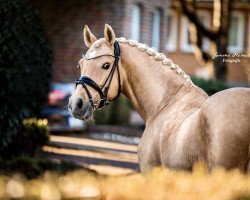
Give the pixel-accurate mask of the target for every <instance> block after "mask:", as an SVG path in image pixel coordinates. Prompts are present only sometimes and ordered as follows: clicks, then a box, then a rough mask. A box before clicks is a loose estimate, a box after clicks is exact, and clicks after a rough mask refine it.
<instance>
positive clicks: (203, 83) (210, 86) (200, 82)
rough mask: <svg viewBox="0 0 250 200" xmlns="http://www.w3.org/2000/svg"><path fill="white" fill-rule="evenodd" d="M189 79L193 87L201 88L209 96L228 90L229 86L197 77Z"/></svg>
mask: <svg viewBox="0 0 250 200" xmlns="http://www.w3.org/2000/svg"><path fill="white" fill-rule="evenodd" d="M191 79H192V81H193V83H194V84H195V85H197V86H198V87H200V88H202V89H203V90H204V91H205V92H206V93H207V94H208V95H209V96H211V95H213V94H215V93H216V92H220V91H222V90H225V89H228V88H229V85H227V84H226V83H224V82H221V81H218V80H212V79H210V80H205V79H202V78H197V77H191Z"/></svg>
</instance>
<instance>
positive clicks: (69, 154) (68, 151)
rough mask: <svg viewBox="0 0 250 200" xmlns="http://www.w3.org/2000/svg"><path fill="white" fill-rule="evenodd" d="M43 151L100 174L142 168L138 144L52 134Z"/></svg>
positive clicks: (120, 173) (49, 156) (54, 157)
mask: <svg viewBox="0 0 250 200" xmlns="http://www.w3.org/2000/svg"><path fill="white" fill-rule="evenodd" d="M43 155H45V156H46V157H47V158H49V159H52V160H55V161H60V160H64V161H70V162H74V163H77V164H80V165H82V166H84V167H87V168H90V169H93V170H96V171H97V172H98V173H101V174H108V175H122V174H128V173H133V172H136V171H138V170H139V165H138V158H137V146H136V145H131V144H121V143H115V142H108V141H100V140H94V139H89V138H80V137H74V136H58V135H52V136H51V137H50V141H49V143H48V144H47V145H46V146H44V147H43Z"/></svg>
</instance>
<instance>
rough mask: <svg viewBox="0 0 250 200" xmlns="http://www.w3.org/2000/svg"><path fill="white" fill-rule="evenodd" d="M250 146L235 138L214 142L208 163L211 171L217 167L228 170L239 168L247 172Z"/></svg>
mask: <svg viewBox="0 0 250 200" xmlns="http://www.w3.org/2000/svg"><path fill="white" fill-rule="evenodd" d="M249 159H250V155H249V145H248V144H246V143H245V142H243V141H239V140H238V141H237V140H236V139H235V138H234V139H230V138H225V139H224V140H223V141H222V139H221V141H220V140H217V141H214V142H213V144H211V147H210V155H209V161H208V167H209V169H213V168H215V167H217V166H221V167H224V168H225V169H227V170H230V169H235V168H238V169H239V170H240V171H242V172H244V173H245V172H246V171H247V169H248V165H249Z"/></svg>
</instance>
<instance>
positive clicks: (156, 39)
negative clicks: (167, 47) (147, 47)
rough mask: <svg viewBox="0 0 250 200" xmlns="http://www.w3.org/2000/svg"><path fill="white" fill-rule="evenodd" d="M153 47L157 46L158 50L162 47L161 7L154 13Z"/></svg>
mask: <svg viewBox="0 0 250 200" xmlns="http://www.w3.org/2000/svg"><path fill="white" fill-rule="evenodd" d="M151 29H152V31H151V33H152V35H151V41H152V44H151V45H152V47H155V48H156V49H157V50H159V49H160V37H161V31H160V30H161V12H160V10H159V9H155V10H154V11H153V13H152V28H151Z"/></svg>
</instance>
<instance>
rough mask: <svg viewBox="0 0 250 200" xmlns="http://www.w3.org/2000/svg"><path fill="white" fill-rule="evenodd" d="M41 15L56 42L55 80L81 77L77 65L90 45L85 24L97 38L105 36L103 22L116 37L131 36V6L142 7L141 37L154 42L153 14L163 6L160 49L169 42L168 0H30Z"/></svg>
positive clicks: (54, 51) (148, 42)
mask: <svg viewBox="0 0 250 200" xmlns="http://www.w3.org/2000/svg"><path fill="white" fill-rule="evenodd" d="M30 2H31V3H32V4H33V5H34V7H35V8H37V9H38V11H39V12H40V15H41V17H42V23H43V26H44V28H45V31H46V33H47V35H48V37H49V39H50V41H51V44H52V46H53V55H54V61H53V81H58V82H74V81H75V80H76V79H77V78H78V77H79V69H77V68H76V67H75V66H77V63H78V61H79V60H80V58H81V56H82V54H83V53H85V52H86V50H87V48H86V47H85V45H84V43H83V38H82V30H83V27H84V25H85V24H87V25H88V26H89V28H90V29H91V31H92V32H93V33H94V35H95V36H96V37H97V38H100V37H103V29H104V24H105V23H108V24H110V25H111V26H112V27H113V29H114V31H115V33H116V36H117V37H122V36H123V37H126V38H130V24H131V8H132V5H133V4H139V5H140V6H141V8H142V18H141V33H142V34H141V41H140V42H143V43H147V44H149V45H150V43H151V15H152V11H153V9H154V8H159V9H160V10H161V18H162V20H161V44H162V45H161V50H162V51H164V49H165V48H164V44H165V43H166V21H167V20H166V10H167V7H168V0H154V1H147V0H115V1H113V0H104V1H103V0H91V1H88V0H72V1H68V0H53V1H50V0H30Z"/></svg>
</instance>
